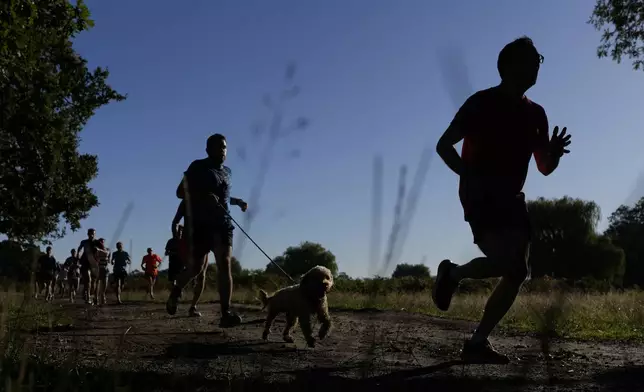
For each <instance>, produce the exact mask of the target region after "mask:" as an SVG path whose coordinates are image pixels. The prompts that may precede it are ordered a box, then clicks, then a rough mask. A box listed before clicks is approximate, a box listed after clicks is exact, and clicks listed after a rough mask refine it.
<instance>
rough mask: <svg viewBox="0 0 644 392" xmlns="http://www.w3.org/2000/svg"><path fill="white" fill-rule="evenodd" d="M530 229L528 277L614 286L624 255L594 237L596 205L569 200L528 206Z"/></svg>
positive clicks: (534, 201) (617, 249)
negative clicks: (587, 278) (603, 282)
mask: <svg viewBox="0 0 644 392" xmlns="http://www.w3.org/2000/svg"><path fill="white" fill-rule="evenodd" d="M528 211H529V214H530V219H531V223H532V229H533V238H532V241H533V242H532V245H531V248H530V264H531V267H532V269H531V275H532V276H533V277H540V276H544V275H549V276H551V277H556V278H569V279H579V278H582V277H585V276H591V277H593V278H595V279H600V280H608V281H611V282H617V281H619V280H620V279H621V277H622V275H623V268H624V254H623V251H622V250H621V249H619V248H617V247H615V246H614V245H613V244H612V243H611V241H610V239H608V238H606V237H603V236H600V235H598V234H597V232H596V229H597V224H598V223H599V219H600V216H601V211H600V209H599V206H598V205H597V203H595V202H593V201H586V200H580V199H573V198H570V197H563V198H560V199H544V198H538V199H536V200H533V201H530V202H528Z"/></svg>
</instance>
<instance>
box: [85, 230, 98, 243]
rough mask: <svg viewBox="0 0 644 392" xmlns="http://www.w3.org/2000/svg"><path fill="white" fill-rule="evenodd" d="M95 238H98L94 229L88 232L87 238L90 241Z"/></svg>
mask: <svg viewBox="0 0 644 392" xmlns="http://www.w3.org/2000/svg"><path fill="white" fill-rule="evenodd" d="M94 236H96V230H94V229H89V230H87V238H89V239H90V240H93V239H94Z"/></svg>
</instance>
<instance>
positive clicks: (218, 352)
mask: <svg viewBox="0 0 644 392" xmlns="http://www.w3.org/2000/svg"><path fill="white" fill-rule="evenodd" d="M259 351H263V352H267V351H268V352H275V353H276V352H295V351H297V349H296V348H295V347H289V346H286V345H285V344H279V345H277V344H267V343H266V342H263V341H261V342H248V343H226V342H223V343H193V342H184V343H176V344H173V345H170V346H169V347H168V348H167V349H166V350H165V353H164V354H162V355H161V356H159V357H157V358H159V359H163V358H189V359H214V358H217V357H220V356H229V355H246V354H253V353H257V352H259Z"/></svg>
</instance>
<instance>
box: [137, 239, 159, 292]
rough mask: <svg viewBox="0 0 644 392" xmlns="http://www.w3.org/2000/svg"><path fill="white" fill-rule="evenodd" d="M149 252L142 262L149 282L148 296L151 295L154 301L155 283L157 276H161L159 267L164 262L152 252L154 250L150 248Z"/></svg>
mask: <svg viewBox="0 0 644 392" xmlns="http://www.w3.org/2000/svg"><path fill="white" fill-rule="evenodd" d="M147 252H148V254H146V255H145V256H143V260H142V261H141V269H142V270H143V271H145V278H146V279H147V281H148V294H150V298H152V299H154V283H156V281H157V276H159V265H161V263H162V261H163V260H161V257H159V255H157V254H156V253H153V252H152V248H148V250H147Z"/></svg>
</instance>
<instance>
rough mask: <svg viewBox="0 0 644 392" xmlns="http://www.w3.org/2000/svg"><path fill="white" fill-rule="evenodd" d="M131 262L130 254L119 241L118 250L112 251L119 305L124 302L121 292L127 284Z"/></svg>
mask: <svg viewBox="0 0 644 392" xmlns="http://www.w3.org/2000/svg"><path fill="white" fill-rule="evenodd" d="M131 262H132V260H131V259H130V254H129V253H127V252H126V251H124V250H123V244H122V243H121V242H117V243H116V252H114V253H112V265H113V266H114V280H115V283H116V301H117V302H118V303H119V305H120V304H122V303H123V301H121V292H122V290H123V286H124V285H125V279H127V266H128V265H130V263H131Z"/></svg>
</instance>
